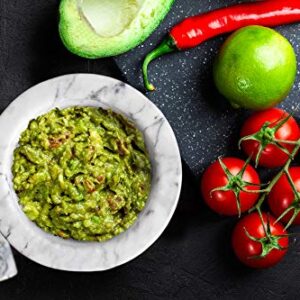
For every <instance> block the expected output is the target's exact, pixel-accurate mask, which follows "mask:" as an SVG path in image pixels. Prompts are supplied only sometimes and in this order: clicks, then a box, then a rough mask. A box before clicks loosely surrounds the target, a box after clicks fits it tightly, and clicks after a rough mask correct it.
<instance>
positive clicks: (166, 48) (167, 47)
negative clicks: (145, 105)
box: [142, 35, 177, 91]
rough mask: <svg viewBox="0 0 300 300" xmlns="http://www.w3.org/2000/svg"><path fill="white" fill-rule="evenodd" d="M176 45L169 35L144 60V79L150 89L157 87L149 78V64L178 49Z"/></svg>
mask: <svg viewBox="0 0 300 300" xmlns="http://www.w3.org/2000/svg"><path fill="white" fill-rule="evenodd" d="M176 50H177V48H176V45H175V43H174V40H173V38H172V37H171V36H170V35H168V36H167V37H166V38H165V39H164V40H163V41H162V43H161V44H160V45H159V46H158V47H157V48H155V49H154V50H152V51H151V52H150V53H149V54H148V55H147V56H146V57H145V60H144V62H143V67H142V70H143V79H144V84H145V87H146V89H147V90H148V91H154V90H155V87H154V85H153V84H152V83H150V81H149V78H148V66H149V64H150V63H151V62H152V61H153V60H155V59H156V58H158V57H160V56H162V55H165V54H167V53H171V52H173V51H176Z"/></svg>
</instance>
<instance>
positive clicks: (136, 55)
mask: <svg viewBox="0 0 300 300" xmlns="http://www.w3.org/2000/svg"><path fill="white" fill-rule="evenodd" d="M238 2H239V1H232V0H231V1H229V0H228V1H224V0H206V1H185V0H175V4H174V6H173V8H172V10H171V12H170V13H169V15H168V16H167V18H166V19H165V20H164V22H163V23H162V24H161V26H160V27H159V28H158V30H157V31H156V32H155V33H154V34H153V35H152V36H151V37H150V38H149V39H148V40H147V41H146V42H145V43H144V44H143V45H141V46H139V47H137V48H136V49H134V50H132V51H131V52H129V53H127V54H125V55H122V56H120V57H118V58H116V62H117V65H118V66H119V68H120V69H121V71H122V72H123V75H124V76H125V78H126V79H127V81H128V82H129V83H130V84H131V85H133V86H134V87H136V88H138V89H140V90H141V91H143V92H145V90H144V89H143V83H142V77H141V71H140V66H141V63H142V60H143V58H144V56H145V54H146V53H147V52H149V51H150V50H151V49H153V47H155V46H156V45H157V44H158V43H159V42H160V41H161V40H162V38H163V37H164V35H165V34H166V33H167V32H168V31H169V29H170V28H171V27H172V25H174V24H176V23H177V22H179V21H180V20H182V19H183V18H185V17H186V16H191V15H195V14H198V13H199V12H205V11H208V10H211V9H215V8H219V7H223V6H224V5H232V4H235V3H238ZM277 29H278V30H279V31H280V32H281V33H282V34H283V35H285V36H286V37H287V38H288V39H289V40H290V41H291V43H292V44H293V46H294V48H295V50H296V51H297V54H298V61H299V62H300V48H299V47H300V46H299V45H300V25H298V24H297V25H291V26H284V27H281V28H277ZM224 38H225V37H218V38H215V39H214V40H211V41H208V42H206V43H205V44H203V45H201V46H199V47H197V48H195V49H192V50H190V51H187V52H184V53H176V54H172V55H169V56H164V57H162V58H161V59H158V60H157V61H156V62H154V63H153V64H152V65H151V66H150V79H151V80H152V81H153V83H154V84H155V86H156V87H157V91H156V92H153V93H147V96H148V97H149V98H150V99H151V100H152V101H153V102H154V103H155V104H156V105H157V106H158V107H159V108H160V109H161V110H162V111H163V113H164V114H165V115H166V117H167V118H168V120H169V121H170V123H171V125H172V127H173V129H174V131H175V134H176V136H177V139H178V143H179V146H180V149H181V153H182V157H183V159H184V160H185V162H186V163H187V165H188V166H189V168H190V169H191V171H192V172H193V174H195V175H199V174H200V173H201V172H202V171H203V169H204V168H205V166H207V165H208V164H209V163H210V162H211V161H212V160H214V159H216V158H217V157H218V156H220V155H224V154H232V153H233V151H236V142H237V134H238V128H239V125H240V124H241V122H242V120H243V119H244V117H245V114H246V113H247V112H245V111H236V110H233V109H232V108H231V107H230V106H229V105H228V103H227V101H226V100H225V99H224V98H223V97H222V96H221V95H219V94H218V92H217V91H216V89H215V87H214V84H213V80H212V63H213V60H214V57H215V55H216V53H217V51H218V49H219V47H220V45H221V44H222V42H223V41H224ZM298 69H300V64H299V68H298ZM298 75H299V72H298ZM299 88H300V83H299V76H298V78H297V82H296V83H295V86H294V89H293V91H292V93H291V94H290V96H289V97H288V99H287V100H286V101H285V102H284V104H283V106H284V107H285V108H286V109H288V110H289V111H298V110H299V100H298V99H299Z"/></svg>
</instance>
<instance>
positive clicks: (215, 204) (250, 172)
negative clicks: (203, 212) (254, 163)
mask: <svg viewBox="0 0 300 300" xmlns="http://www.w3.org/2000/svg"><path fill="white" fill-rule="evenodd" d="M222 161H223V163H224V165H225V166H226V167H227V168H228V170H229V171H230V173H231V174H232V175H233V176H234V177H237V176H236V175H237V174H238V173H239V172H240V171H241V170H242V169H243V166H244V165H245V161H243V160H241V159H238V158H233V157H226V158H222ZM240 177H241V178H240V179H233V180H232V181H231V182H230V180H229V179H228V176H227V175H226V174H225V172H224V170H223V168H222V167H221V165H220V162H219V161H216V162H214V163H213V164H212V165H210V166H209V167H208V168H207V169H206V171H205V172H204V174H203V177H202V181H201V191H202V195H203V198H204V200H205V202H206V203H207V205H208V206H209V207H210V208H211V209H212V210H214V211H215V212H217V213H219V214H221V215H227V216H234V215H237V214H238V213H239V211H238V206H237V198H236V195H235V193H234V189H236V191H239V188H238V186H237V184H242V185H244V189H245V190H258V189H259V187H258V186H250V185H247V184H245V183H243V182H242V180H243V181H246V182H248V183H253V184H260V180H259V177H258V174H257V172H256V171H255V170H254V168H253V167H251V166H250V165H248V166H247V167H246V169H245V172H244V174H243V176H240ZM234 180H237V183H234V182H233V181H234ZM227 185H231V189H230V190H228V191H220V190H218V191H213V192H212V190H214V189H216V188H220V187H225V186H227ZM258 197H259V194H258V193H247V192H244V191H240V194H239V199H240V206H241V212H244V211H246V210H248V209H250V208H251V207H253V206H254V204H255V203H256V201H257V199H258Z"/></svg>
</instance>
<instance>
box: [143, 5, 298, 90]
mask: <svg viewBox="0 0 300 300" xmlns="http://www.w3.org/2000/svg"><path fill="white" fill-rule="evenodd" d="M299 21H300V0H266V1H261V2H255V3H253V2H252V3H244V4H238V5H235V6H231V7H227V8H221V9H218V10H214V11H211V12H208V13H204V14H200V15H197V16H194V17H190V18H187V19H185V20H184V21H182V22H181V23H179V24H177V25H175V26H174V27H173V29H172V30H171V32H170V33H169V35H168V36H167V37H166V38H165V39H164V41H163V42H162V43H161V44H160V46H158V47H157V48H156V49H154V50H153V51H152V52H150V53H149V54H148V55H147V56H146V58H145V60H144V63H143V77H144V82H145V87H146V88H147V90H149V91H153V90H155V87H154V86H153V85H152V84H151V83H150V82H149V80H148V74H147V73H148V65H149V63H150V62H151V61H153V60H154V59H156V58H158V57H160V56H162V55H164V54H166V53H170V52H174V51H176V50H179V51H180V50H186V49H189V48H193V47H195V46H197V45H199V44H201V43H203V42H204V41H207V40H208V39H211V38H213V37H215V36H218V35H221V34H224V33H228V32H231V31H234V30H237V29H239V28H241V27H244V26H249V25H261V26H268V27H274V26H277V25H283V24H289V23H294V22H299Z"/></svg>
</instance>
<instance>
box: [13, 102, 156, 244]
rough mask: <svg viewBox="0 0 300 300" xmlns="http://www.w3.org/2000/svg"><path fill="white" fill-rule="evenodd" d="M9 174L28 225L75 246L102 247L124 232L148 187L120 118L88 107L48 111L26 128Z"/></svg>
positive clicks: (128, 127)
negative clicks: (80, 242)
mask: <svg viewBox="0 0 300 300" xmlns="http://www.w3.org/2000/svg"><path fill="white" fill-rule="evenodd" d="M12 172H13V176H14V178H13V184H14V188H15V191H16V193H17V194H18V197H19V202H20V204H21V206H22V209H23V211H24V212H25V214H26V215H27V216H28V218H29V219H30V220H32V221H33V222H35V223H36V224H37V225H38V226H39V227H41V228H42V229H44V230H45V231H47V232H49V233H52V234H54V235H57V236H60V237H62V238H73V239H76V240H83V241H104V240H108V239H111V238H112V237H114V236H116V235H118V234H120V233H121V232H123V231H124V230H126V229H127V228H128V227H130V226H131V225H132V224H133V223H134V221H135V220H136V219H137V216H138V213H139V212H140V211H141V210H142V209H143V208H144V206H145V203H146V201H147V198H148V196H149V192H150V185H151V164H150V160H149V157H148V154H147V150H146V147H145V143H144V139H143V135H142V133H141V132H140V131H139V130H138V129H137V128H136V127H135V126H134V124H133V123H131V122H130V121H129V120H127V119H126V118H125V117H123V116H122V115H120V114H117V113H115V112H113V111H111V110H104V109H102V108H93V107H70V108H66V109H63V110H59V109H54V110H52V111H50V112H49V113H47V114H45V115H42V116H40V117H38V118H37V119H35V120H32V121H31V122H30V124H29V126H28V128H27V129H26V130H25V131H24V132H23V133H22V135H21V138H20V141H19V144H18V147H17V148H16V150H15V151H14V160H13V166H12Z"/></svg>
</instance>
